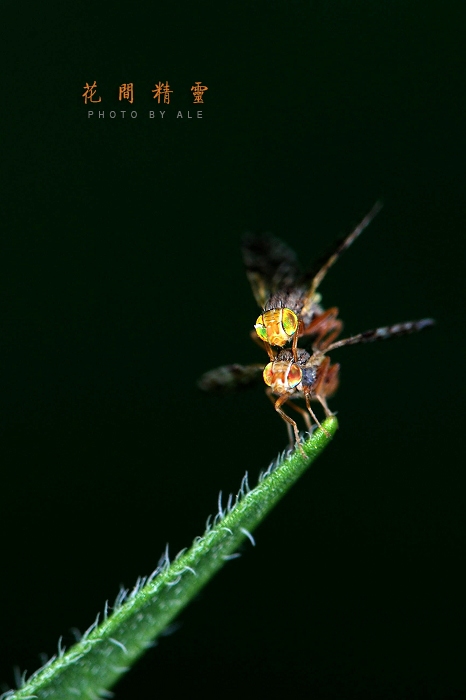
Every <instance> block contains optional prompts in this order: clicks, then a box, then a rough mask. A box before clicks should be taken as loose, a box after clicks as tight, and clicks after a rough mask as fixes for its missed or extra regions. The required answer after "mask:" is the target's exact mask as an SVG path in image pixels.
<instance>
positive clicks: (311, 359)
mask: <svg viewBox="0 0 466 700" xmlns="http://www.w3.org/2000/svg"><path fill="white" fill-rule="evenodd" d="M433 324H434V321H433V320H432V319H431V318H424V319H421V320H419V321H408V322H406V323H397V324H395V325H393V326H384V327H381V328H376V329H375V330H369V331H364V332H363V333H358V334H357V335H353V336H350V337H348V338H343V339H342V340H338V341H336V342H333V343H329V342H328V341H325V342H323V343H320V348H319V349H317V348H315V347H314V348H313V352H312V354H311V353H309V352H308V351H307V350H304V349H303V348H297V353H296V357H295V355H294V353H293V351H292V350H291V349H290V348H283V349H281V350H280V351H279V352H278V353H277V354H276V355H274V358H273V359H272V360H271V361H270V362H269V363H268V364H267V365H266V366H265V368H263V369H262V366H261V365H258V364H255V365H247V366H243V365H227V366H224V367H219V368H218V369H216V370H211V371H210V372H207V373H206V374H204V375H203V377H201V380H200V381H199V386H200V388H201V389H203V390H204V391H210V392H213V391H216V392H224V391H228V390H229V389H232V388H234V386H235V384H236V386H238V385H239V384H241V385H242V386H247V385H251V384H253V383H255V382H257V380H258V379H260V374H261V370H262V377H263V380H264V382H265V384H266V385H267V389H266V394H267V395H268V396H269V398H271V399H272V401H273V402H274V408H275V410H276V411H277V413H278V414H279V415H280V416H281V417H282V418H283V420H284V421H285V422H286V423H287V428H288V435H289V437H290V444H292V442H293V441H292V434H291V430H293V433H294V437H295V442H296V445H297V446H298V448H299V449H300V450H301V452H302V453H303V455H304V456H306V454H305V452H304V450H303V448H302V445H301V441H300V437H299V431H298V426H297V424H296V421H295V420H293V419H292V418H291V417H290V416H289V415H288V414H286V413H285V411H284V410H283V408H282V407H283V406H284V405H285V404H288V406H289V407H290V408H292V409H294V410H295V411H297V412H298V413H300V414H301V416H302V417H303V419H304V422H305V424H306V427H307V429H308V430H309V431H310V430H311V428H312V424H311V420H310V416H311V417H312V418H313V419H314V421H315V423H316V424H317V425H318V426H319V427H322V426H321V424H320V422H319V420H318V418H317V416H316V415H315V413H314V411H313V409H312V407H311V401H318V402H319V403H320V404H321V405H322V407H323V409H324V412H325V415H326V416H332V415H333V413H332V411H331V410H330V409H329V407H328V404H327V398H329V397H331V396H332V395H333V394H334V393H335V391H336V390H337V388H338V384H339V370H340V365H339V364H334V365H332V364H331V362H330V358H329V357H328V356H327V353H329V352H331V351H333V350H336V349H337V348H341V347H344V346H345V345H356V344H358V343H371V342H374V341H376V340H387V339H389V338H395V337H396V336H400V335H407V334H408V333H415V332H417V331H421V330H423V329H424V328H428V327H429V326H432V325H433ZM274 395H275V396H278V398H277V399H276V400H275V399H274ZM294 399H304V401H305V403H306V408H307V411H306V410H304V409H303V408H302V407H301V406H297V405H296V404H294V403H292V400H294Z"/></svg>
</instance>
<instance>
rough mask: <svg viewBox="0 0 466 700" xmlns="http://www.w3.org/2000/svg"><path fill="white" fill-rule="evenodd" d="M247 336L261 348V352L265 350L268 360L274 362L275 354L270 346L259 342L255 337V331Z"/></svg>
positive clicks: (261, 341) (257, 337) (256, 336)
mask: <svg viewBox="0 0 466 700" xmlns="http://www.w3.org/2000/svg"><path fill="white" fill-rule="evenodd" d="M249 335H250V336H251V338H252V339H253V341H254V342H255V343H257V345H259V346H260V347H261V348H262V350H265V352H266V353H267V355H268V356H269V358H270V360H271V361H272V362H273V361H274V360H275V353H274V351H273V349H272V346H271V345H269V343H265V342H264V341H263V340H261V339H260V338H259V336H258V335H257V333H256V331H251V332H250V334H249Z"/></svg>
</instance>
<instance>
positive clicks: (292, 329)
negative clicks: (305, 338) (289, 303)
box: [282, 309, 298, 337]
mask: <svg viewBox="0 0 466 700" xmlns="http://www.w3.org/2000/svg"><path fill="white" fill-rule="evenodd" d="M282 325H283V330H284V331H285V333H286V334H287V335H288V336H290V337H291V336H292V335H294V334H295V333H296V329H297V328H298V317H297V316H296V314H295V312H294V311H291V309H283V313H282Z"/></svg>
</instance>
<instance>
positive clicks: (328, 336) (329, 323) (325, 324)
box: [301, 306, 343, 352]
mask: <svg viewBox="0 0 466 700" xmlns="http://www.w3.org/2000/svg"><path fill="white" fill-rule="evenodd" d="M337 316H338V308H337V307H336V306H332V307H331V308H330V309H327V311H324V312H323V313H322V314H319V315H318V316H316V317H315V318H313V319H312V321H311V322H310V323H309V325H308V326H306V327H305V328H304V329H303V331H302V333H301V335H315V336H316V338H315V340H314V342H313V344H312V347H313V348H314V350H322V351H323V352H325V348H326V347H328V346H329V345H330V344H331V343H332V341H334V340H335V338H338V336H339V335H340V333H341V330H342V328H343V323H342V321H340V319H339V318H337Z"/></svg>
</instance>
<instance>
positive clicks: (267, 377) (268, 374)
mask: <svg viewBox="0 0 466 700" xmlns="http://www.w3.org/2000/svg"><path fill="white" fill-rule="evenodd" d="M262 375H263V377H264V382H265V383H266V384H267V386H272V384H273V362H269V364H268V365H266V366H265V367H264V371H263V373H262Z"/></svg>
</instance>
